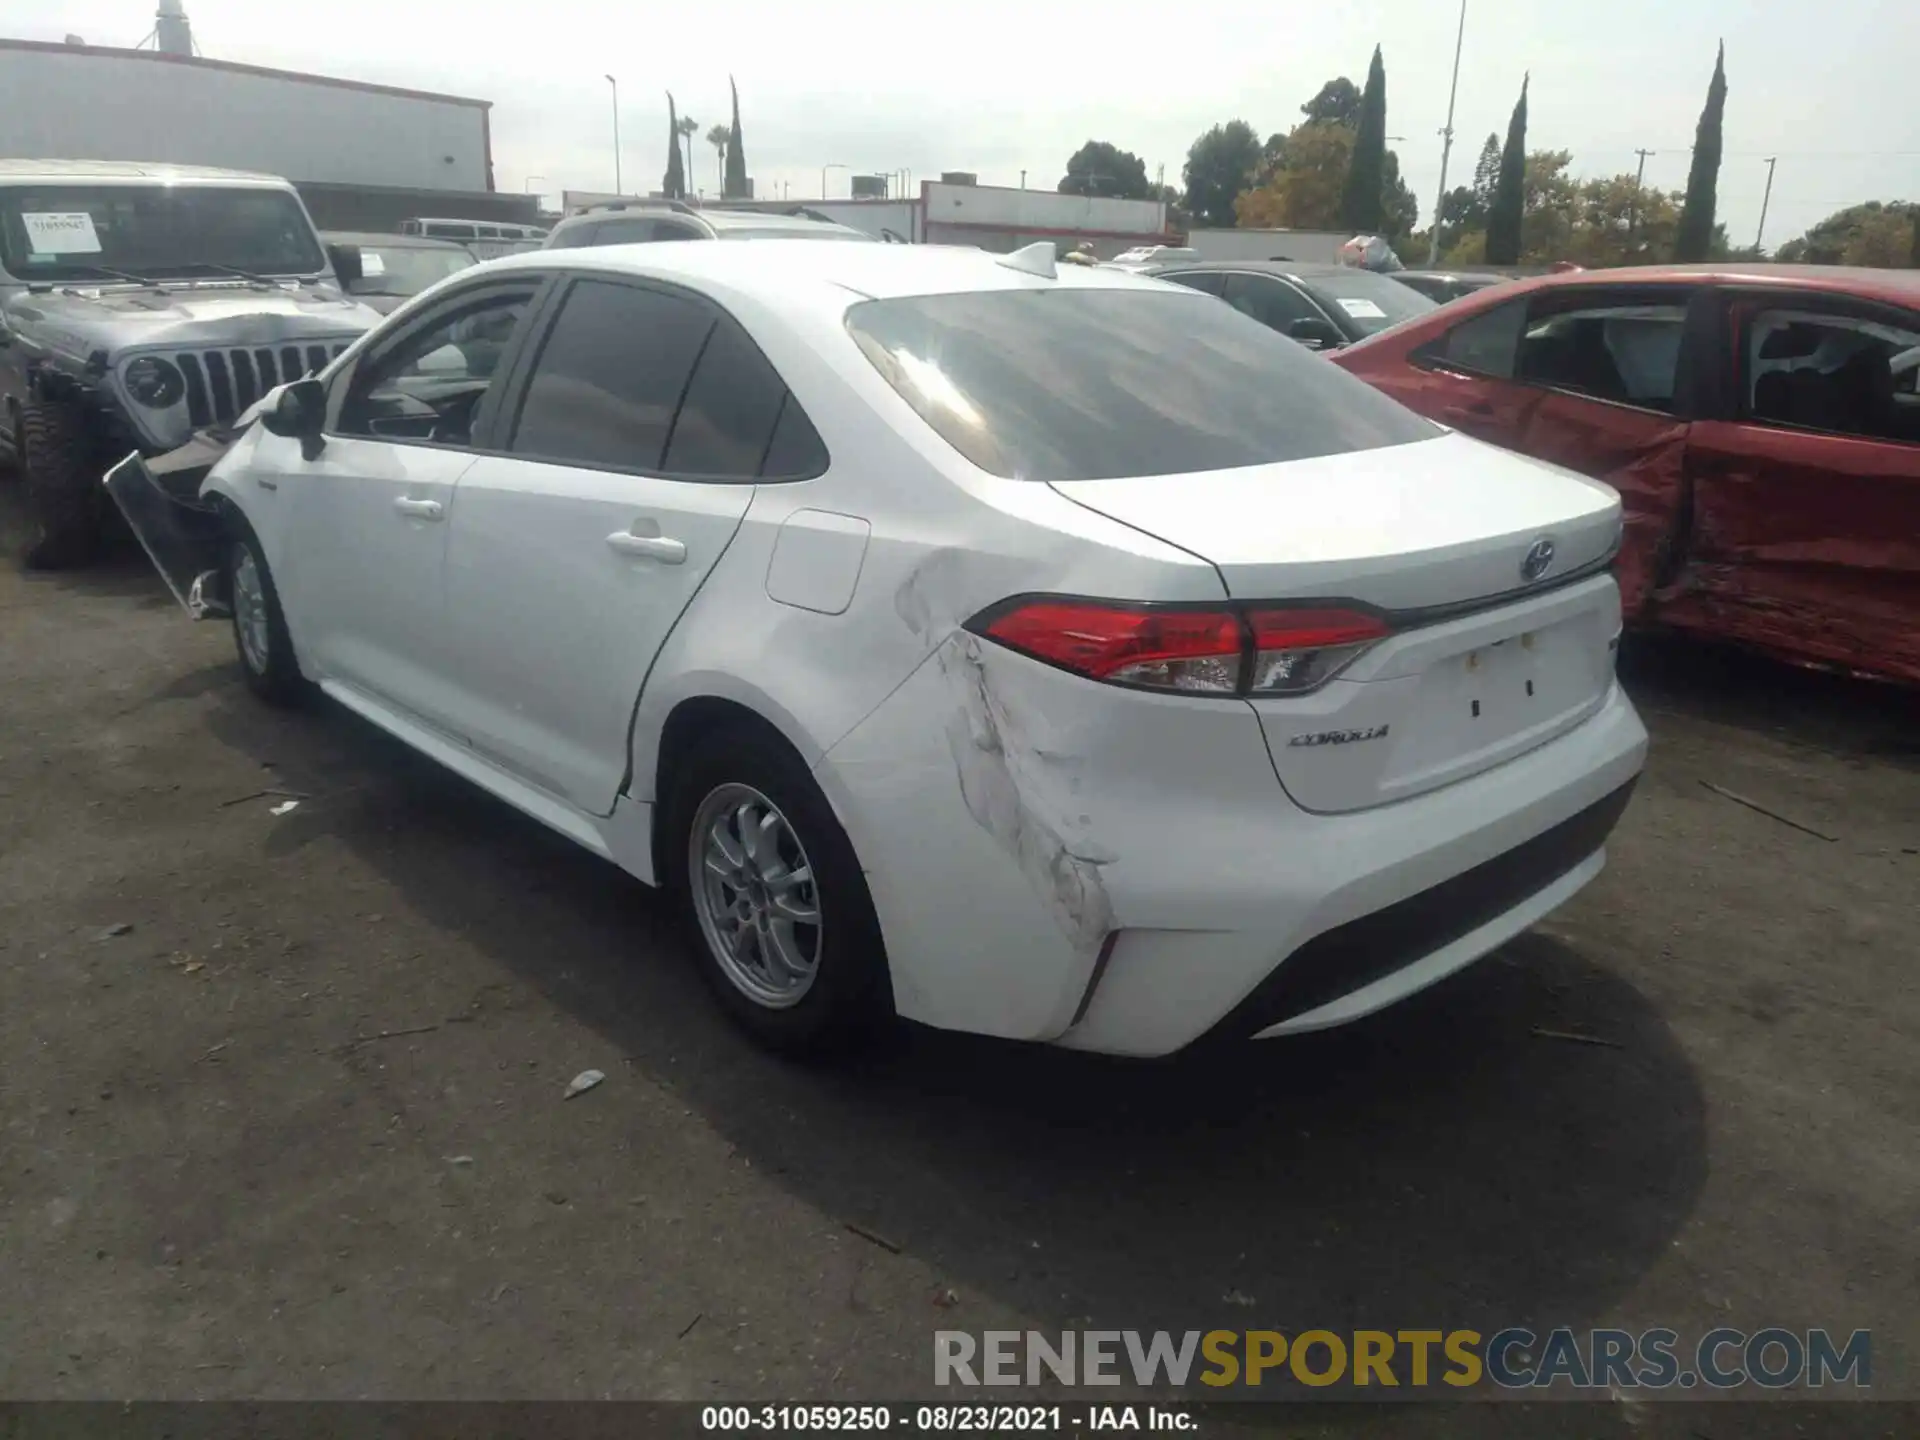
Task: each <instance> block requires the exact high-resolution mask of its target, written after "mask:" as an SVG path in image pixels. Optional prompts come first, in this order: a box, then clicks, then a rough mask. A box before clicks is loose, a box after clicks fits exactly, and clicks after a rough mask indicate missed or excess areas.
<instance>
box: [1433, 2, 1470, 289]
mask: <svg viewBox="0 0 1920 1440" xmlns="http://www.w3.org/2000/svg"><path fill="white" fill-rule="evenodd" d="M1466 39H1467V0H1460V29H1459V32H1458V33H1457V34H1456V35H1455V36H1454V37H1453V83H1452V84H1451V85H1450V86H1448V87H1447V128H1446V129H1444V130H1442V131H1441V132H1440V193H1439V194H1438V195H1436V196H1435V197H1434V201H1433V227H1432V238H1431V239H1430V240H1429V241H1428V242H1427V268H1428V269H1432V268H1433V267H1434V266H1435V265H1438V264H1439V263H1440V211H1441V208H1442V207H1443V206H1444V205H1445V204H1446V202H1447V161H1448V160H1449V159H1450V158H1452V155H1453V102H1454V100H1455V99H1456V98H1457V97H1458V96H1459V94H1460V47H1461V46H1462V45H1464V44H1465V43H1466Z"/></svg>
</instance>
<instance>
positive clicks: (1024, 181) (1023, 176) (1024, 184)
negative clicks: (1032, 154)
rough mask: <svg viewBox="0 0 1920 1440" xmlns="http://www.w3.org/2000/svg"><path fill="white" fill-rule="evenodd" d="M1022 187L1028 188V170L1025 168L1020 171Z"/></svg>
mask: <svg viewBox="0 0 1920 1440" xmlns="http://www.w3.org/2000/svg"><path fill="white" fill-rule="evenodd" d="M1020 188H1021V189H1022V190H1024V189H1026V188H1027V172H1026V171H1024V170H1022V171H1021V172H1020Z"/></svg>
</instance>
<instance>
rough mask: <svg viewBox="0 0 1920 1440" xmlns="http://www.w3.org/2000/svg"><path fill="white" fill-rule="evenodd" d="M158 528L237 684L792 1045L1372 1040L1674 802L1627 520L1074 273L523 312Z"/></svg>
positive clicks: (567, 300) (168, 560)
mask: <svg viewBox="0 0 1920 1440" xmlns="http://www.w3.org/2000/svg"><path fill="white" fill-rule="evenodd" d="M1408 293H1409V294H1410V293H1411V292H1408ZM483 321H484V322H486V324H485V325H484V326H483V327H481V328H484V329H485V330H486V332H487V333H489V334H494V335H503V336H504V337H505V348H504V350H503V351H501V352H498V353H494V352H489V353H488V356H487V358H486V361H485V363H484V364H483V365H481V366H478V367H474V366H468V365H466V364H465V363H464V362H463V360H462V358H461V357H462V356H463V355H465V354H466V342H465V340H464V339H463V338H462V337H464V336H466V335H469V334H472V333H474V331H475V328H476V326H481V322H483ZM144 469H145V467H144V464H143V462H141V461H139V460H138V459H137V458H136V459H134V460H131V461H129V462H128V463H127V464H126V465H123V466H122V467H120V468H118V469H117V470H116V471H115V472H114V475H113V477H112V480H111V481H110V485H111V486H112V488H113V493H115V494H116V496H118V495H120V494H121V493H122V492H123V490H125V489H126V488H127V487H129V486H132V487H137V488H139V489H141V490H143V491H147V492H150V491H151V490H152V488H153V487H152V486H151V484H150V482H147V481H146V480H145V479H144V478H143V476H142V473H141V472H142V471H143V470H144ZM175 508H176V509H177V510H178V511H180V513H181V515H182V517H185V518H183V521H182V523H181V524H180V525H179V527H178V529H177V532H176V533H175V534H173V535H172V536H171V537H169V536H167V535H154V536H152V537H151V538H150V540H149V545H150V549H151V551H152V553H153V554H154V555H155V557H156V560H157V561H159V563H161V565H162V568H163V569H171V570H172V572H173V575H174V584H175V588H176V589H177V590H186V589H188V588H189V585H190V579H189V577H191V576H195V575H196V574H206V573H214V574H216V575H217V576H218V577H220V578H219V579H218V581H217V583H216V585H215V587H214V588H216V589H219V588H224V590H225V593H226V595H227V596H228V599H229V603H230V607H231V610H232V616H233V624H234V629H235V639H236V645H237V650H238V654H239V659H240V666H241V670H242V673H243V675H244V676H245V678H246V680H247V682H248V684H249V685H250V686H252V687H253V688H254V689H255V690H256V691H257V692H259V693H260V694H261V695H262V696H264V697H266V698H269V699H285V698H288V697H290V696H294V695H297V694H299V693H300V692H301V690H302V689H303V687H304V686H305V685H306V684H307V683H309V682H313V683H317V684H318V686H319V687H320V689H321V690H322V691H324V692H325V693H326V694H328V695H330V696H332V697H334V698H335V699H336V700H338V701H339V702H340V703H341V704H343V705H345V706H346V707H347V708H349V709H351V710H353V711H355V712H357V713H358V714H360V715H361V716H364V717H366V718H367V719H369V720H371V721H373V722H374V723H375V724H377V725H380V726H382V727H384V728H385V729H387V730H389V731H391V732H392V733H394V734H395V735H397V736H399V737H400V738H401V739H403V740H404V741H406V742H407V743H409V744H411V745H413V746H415V747H416V748H418V749H419V750H421V751H422V752H423V753H425V754H427V755H429V756H431V757H433V758H434V759H435V760H436V761H438V762H439V763H441V764H444V765H446V766H447V767H449V768H450V769H452V770H454V771H455V772H457V773H459V774H461V775H463V776H465V777H467V778H468V779H470V780H472V781H474V782H475V783H477V784H479V785H481V786H483V787H484V788H486V789H488V790H490V791H491V792H493V793H494V794H496V795H498V796H501V797H502V798H504V799H506V800H507V801H508V802H509V803H511V804H514V805H517V806H518V807H520V808H521V809H522V810H524V811H526V812H527V813H528V814H529V815H531V816H533V817H535V818H536V819H539V820H540V821H542V822H543V823H545V824H547V825H549V826H551V827H552V828H554V829H555V830H557V831H559V832H560V833H562V834H564V835H567V836H569V837H570V838H572V839H573V840H575V841H577V842H578V843H579V844H581V845H583V846H585V847H586V848H587V849H589V850H591V851H593V852H594V853H596V854H599V855H602V856H604V857H606V858H608V859H610V860H612V861H614V862H615V863H616V864H618V865H620V866H622V867H623V868H625V869H626V870H628V871H629V872H631V873H632V874H633V875H635V876H637V877H638V878H640V879H641V880H644V881H649V882H653V883H657V884H663V885H665V886H667V887H668V888H669V889H670V890H671V891H672V892H673V893H674V894H675V895H676V896H677V897H678V903H679V904H680V905H681V906H683V907H684V911H685V914H686V917H687V919H688V921H689V928H690V932H691V934H692V935H693V936H694V937H696V944H697V946H698V949H699V952H700V955H701V957H702V966H703V970H704V973H705V974H706V976H707V978H708V980H709V981H710V982H711V984H712V987H713V989H714V991H715V993H716V994H717V995H718V996H719V998H720V1000H721V1002H722V1003H723V1004H724V1005H725V1006H726V1008H727V1009H728V1010H729V1011H730V1012H731V1013H732V1014H733V1015H734V1016H735V1017H736V1018H737V1019H738V1020H739V1021H740V1022H741V1023H742V1024H743V1025H745V1026H746V1027H747V1028H748V1029H750V1030H751V1031H752V1032H753V1033H754V1034H756V1035H758V1036H759V1037H761V1038H762V1039H764V1040H766V1041H767V1042H769V1043H772V1044H776V1045H782V1046H791V1047H801V1048H820V1047H823V1046H826V1045H829V1044H833V1043H837V1042H839V1041H841V1040H843V1039H845V1038H847V1037H848V1036H849V1035H850V1034H852V1033H855V1032H856V1031H857V1030H858V1029H859V1028H860V1027H862V1026H864V1025H866V1024H868V1023H871V1021H872V1020H874V1019H875V1018H876V1017H884V1016H885V1015H886V1014H888V1013H889V1012H890V1011H896V1010H897V1011H898V1012H899V1013H900V1014H903V1015H906V1016H909V1017H911V1018H913V1019H917V1020H921V1021H924V1022H926V1023H929V1024H932V1025H936V1026H941V1027H944V1028H948V1029H955V1030H967V1031H977V1032H983V1033H987V1034H992V1035H1000V1036H1007V1037H1013V1038H1019V1039H1026V1040H1034V1041H1048V1042H1054V1043H1058V1044H1062V1045H1067V1046H1074V1047H1079V1048H1084V1049H1089V1050H1099V1051H1117V1052H1125V1053H1131V1054H1139V1055H1157V1054H1164V1053H1167V1052H1170V1051H1173V1050H1177V1049H1179V1048H1181V1047H1182V1046H1185V1045H1187V1044H1188V1043H1190V1042H1192V1041H1193V1040H1195V1039H1197V1038H1199V1037H1200V1036H1202V1035H1204V1034H1207V1033H1209V1032H1215V1033H1219V1034H1223V1035H1226V1036H1230V1037H1247V1036H1256V1035H1275V1034H1290V1033H1294V1032H1297V1031H1304V1030H1313V1029H1318V1028H1322V1027H1324V1026H1329V1025H1335V1024H1339V1023H1342V1022H1344V1021H1347V1020H1351V1019H1354V1018H1356V1017H1358V1016H1361V1015H1364V1014H1367V1013H1369V1012H1371V1011H1374V1010H1377V1009H1379V1008H1380V1007H1382V1006H1385V1005H1388V1004H1391V1003H1393V1002H1394V1001H1396V1000H1398V999H1400V998H1402V997H1403V996H1406V995H1408V994H1410V993H1412V992H1414V991H1416V990H1418V989H1420V988H1422V987H1423V986H1426V985H1429V984H1431V983H1433V982H1434V981H1436V980H1438V979H1440V978H1441V977H1442V976H1444V975H1446V974H1449V973H1451V972H1452V971H1455V970H1457V969H1459V968H1461V967H1462V966H1464V965H1466V964H1468V963H1469V962H1470V961H1472V960H1473V959H1474V958H1476V957H1477V956H1480V955H1482V954H1484V953H1486V952H1487V951H1489V950H1492V949H1493V948H1495V947H1496V946H1498V945H1500V944H1502V943H1503V942H1504V941H1506V940H1507V939H1508V938H1510V937H1511V936H1513V935H1514V934H1515V933H1517V932H1518V931H1520V930H1522V929H1524V928H1525V927H1527V926H1528V925H1531V924H1532V923H1534V922H1535V921H1536V920H1538V919H1540V918H1541V917H1542V916H1543V915H1545V914H1547V913H1548V912H1549V911H1551V910H1552V909H1553V908H1554V907H1556V906H1558V905H1559V904H1561V903H1562V902H1563V901H1565V900H1566V899H1567V898H1568V897H1569V896H1570V895H1572V894H1573V893H1574V892H1575V891H1577V890H1578V889H1579V888H1580V887H1581V886H1582V885H1584V884H1585V883H1586V882H1587V881H1588V880H1590V879H1591V878H1592V877H1593V876H1594V875H1595V874H1596V873H1597V872H1598V871H1599V869H1600V867H1601V865H1602V863H1603V858H1604V852H1603V846H1604V843H1605V840H1606V837H1607V835H1608V833H1609V831H1610V829H1611V828H1612V826H1613V824H1614V822H1615V820H1616V819H1617V817H1618V816H1619V815H1620V813H1621V810H1622V808H1623V807H1624V805H1625V804H1626V801H1627V797H1628V793H1629V791H1630V789H1631V787H1632V784H1633V782H1634V779H1635V777H1636V775H1637V773H1638V772H1639V769H1640V767H1641V763H1642V759H1643V756H1644V752H1645V745H1646V733H1645V731H1644V730H1643V729H1642V728H1641V725H1640V722H1639V720H1638V718H1637V717H1636V715H1635V714H1634V711H1633V708H1632V706H1631V705H1630V704H1629V702H1628V701H1627V699H1626V697H1625V696H1624V695H1623V694H1622V692H1621V690H1620V687H1619V686H1618V685H1617V684H1616V683H1615V680H1614V675H1613V654H1614V643H1615V636H1616V633H1617V631H1618V627H1619V599H1618V595H1617V593H1616V591H1615V588H1614V582H1613V580H1612V578H1611V577H1610V576H1609V575H1608V574H1607V572H1606V562H1607V559H1608V557H1609V556H1610V555H1611V554H1612V552H1613V548H1614V546H1615V544H1616V543H1617V541H1618V537H1619V524H1620V507H1619V501H1618V499H1617V497H1616V496H1614V495H1613V494H1612V492H1611V491H1609V490H1607V489H1606V487H1605V486H1601V485H1596V484H1593V483H1592V482H1590V481H1587V480H1584V479H1581V478H1579V477H1577V476H1573V475H1570V474H1568V473H1566V472H1564V471H1561V470H1557V469H1554V468H1552V467H1548V466H1543V465H1539V464H1537V463H1535V462H1533V461H1530V460H1527V459H1524V458H1522V457H1519V456H1514V455H1508V454H1503V453H1502V452H1500V451H1498V450H1495V449H1492V448H1490V447H1488V446H1484V445H1481V444H1479V443H1478V442H1476V441H1473V440H1470V439H1467V438H1465V437H1463V436H1457V435H1451V434H1448V433H1447V432H1446V431H1444V430H1443V429H1442V428H1441V427H1438V426H1435V425H1433V424H1432V423H1430V422H1429V421H1426V420H1424V419H1421V418H1420V417H1419V416H1417V415H1414V414H1413V413H1412V412H1411V411H1408V410H1406V409H1404V408H1403V407H1401V406H1398V405H1395V404H1393V403H1392V402H1391V401H1389V400H1387V399H1386V398H1385V397H1384V396H1381V395H1379V394H1378V393H1377V392H1375V391H1373V390H1371V389H1369V388H1368V387H1367V386H1365V385H1362V384H1361V383H1359V382H1358V381H1356V380H1354V379H1353V378H1352V377H1351V376H1348V375H1346V374H1344V373H1343V372H1342V371H1340V370H1339V369H1337V368H1335V367H1334V366H1331V365H1326V364H1323V363H1321V362H1320V361H1319V360H1318V359H1317V358H1315V357H1313V356H1311V355H1309V354H1308V353H1307V352H1306V351H1305V350H1303V349H1302V348H1301V347H1299V346H1298V345H1295V344H1292V343H1290V342H1288V341H1286V340H1284V339H1282V338H1281V337H1280V336H1278V335H1276V334H1275V333H1274V332H1272V331H1271V330H1269V329H1267V328H1265V327H1263V326H1261V325H1258V324H1254V323H1251V322H1249V321H1248V320H1247V319H1246V317H1244V316H1242V315H1239V314H1236V313H1235V312H1234V311H1233V310H1232V309H1230V308H1229V307H1227V306H1225V305H1221V304H1218V303H1216V302H1214V301H1211V300H1209V299H1206V298H1204V297H1201V296H1198V295H1190V294H1187V293H1185V292H1183V291H1182V290H1181V289H1180V288H1178V287H1176V286H1169V285H1161V284H1157V283H1154V282H1150V281H1146V280H1142V279H1140V278H1138V277H1135V276H1132V275H1128V274H1125V273H1124V272H1121V271H1118V270H1112V269H1106V268H1090V267H1085V266H1072V265H1059V266H1056V264H1055V261H1054V256H1053V250H1052V247H1051V246H1050V245H1048V244H1044V243H1043V244H1040V245H1036V246H1032V247H1029V248H1028V249H1026V250H1023V251H1019V252H1016V253H1014V254H1012V255H1004V256H996V255H992V254H988V253H985V252H983V251H978V250H973V249H961V248H949V247H942V246H920V245H878V244H875V245H820V244H811V243H796V242H789V241H779V240H770V241H766V242H764V243H763V244H759V245H754V246H740V245H645V246H625V247H612V248H584V247H583V248H580V249H577V250H576V249H556V250H548V251H542V252H541V253H539V254H536V255H524V256H517V257H514V258H511V259H506V260H501V261H497V262H495V263H494V264H492V265H488V266H485V267H482V268H480V269H476V270H474V271H472V272H470V273H468V274H466V275H461V276H456V277H454V278H453V279H452V280H450V281H448V282H446V284H445V285H444V286H442V287H441V288H440V289H439V290H438V291H437V292H436V293H435V294H434V296H433V297H432V298H431V299H429V300H426V301H424V302H423V303H421V304H419V305H417V306H415V307H410V309H409V310H408V311H406V312H402V313H401V314H399V315H396V316H394V317H393V318H392V319H390V320H389V321H388V322H387V324H386V325H385V326H384V327H383V328H382V329H380V330H379V331H377V332H376V333H375V334H374V335H372V336H370V337H369V338H368V340H367V341H366V342H365V343H364V344H362V345H361V346H359V347H356V348H355V349H354V350H353V351H351V352H349V353H348V355H346V356H345V357H343V359H342V360H341V361H340V362H338V363H336V364H335V365H334V366H333V367H332V369H330V370H329V371H328V372H327V373H326V374H325V375H324V376H322V377H320V378H318V379H309V380H302V381H299V382H296V383H295V384H293V385H291V386H288V387H287V388H285V389H283V390H281V391H280V392H278V394H277V395H276V396H275V397H273V399H272V400H271V401H270V403H269V405H268V406H267V407H266V408H265V409H264V411H263V415H262V423H261V424H259V425H256V426H253V427H251V428H249V429H248V430H247V431H246V432H245V433H244V434H243V435H241V436H240V437H239V439H238V441H237V442H236V443H235V444H234V446H233V448H232V449H231V450H230V451H229V452H228V453H227V454H226V455H225V457H224V458H223V459H221V460H220V461H219V462H218V463H217V464H216V465H214V467H213V468H212V470H211V473H210V474H209V475H208V476H207V478H206V480H205V482H204V485H203V486H201V487H200V498H199V500H198V502H197V504H196V506H194V507H192V508H189V507H184V506H176V507H175ZM145 513H147V512H146V511H145V510H143V509H142V508H141V507H140V506H137V505H136V506H134V507H133V510H132V512H131V514H133V515H136V516H137V515H142V514H145ZM189 521H190V523H189ZM136 523H139V521H138V520H136ZM143 533H146V532H144V531H143ZM196 537H197V538H196Z"/></svg>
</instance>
